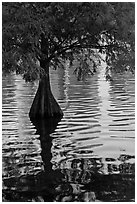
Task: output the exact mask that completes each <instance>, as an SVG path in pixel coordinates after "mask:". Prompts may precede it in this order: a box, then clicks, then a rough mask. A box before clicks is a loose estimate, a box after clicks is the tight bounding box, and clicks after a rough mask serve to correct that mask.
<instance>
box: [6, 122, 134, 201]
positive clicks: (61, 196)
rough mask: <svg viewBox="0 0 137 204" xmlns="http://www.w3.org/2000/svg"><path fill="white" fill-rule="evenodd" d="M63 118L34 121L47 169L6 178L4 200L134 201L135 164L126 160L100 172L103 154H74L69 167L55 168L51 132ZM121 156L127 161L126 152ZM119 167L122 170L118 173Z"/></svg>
mask: <svg viewBox="0 0 137 204" xmlns="http://www.w3.org/2000/svg"><path fill="white" fill-rule="evenodd" d="M60 120H61V119H54V120H53V119H49V120H42V121H33V124H34V125H35V128H36V133H37V134H39V135H40V137H39V139H40V144H41V157H42V161H43V164H44V169H43V170H42V169H41V171H40V172H39V173H37V174H31V175H22V176H20V177H10V178H6V179H4V181H3V183H4V186H5V187H4V189H3V201H10V202H13V201H33V202H53V201H54V202H69V201H70V202H76V201H81V202H90V201H95V202H96V201H133V200H134V197H135V192H134V190H135V184H134V173H133V172H134V164H130V163H128V162H123V163H122V165H121V166H119V167H117V166H116V165H113V164H112V163H111V164H110V165H107V174H104V173H103V172H101V169H102V167H103V161H102V158H100V159H99V158H86V159H84V158H81V159H77V158H75V159H73V160H72V161H71V168H70V169H65V168H57V169H53V164H52V157H53V155H52V142H53V138H52V137H51V134H52V133H53V132H54V131H55V129H56V127H57V125H58V123H59V121H60ZM126 157H127V155H126ZM129 157H130V156H129ZM121 159H122V160H123V161H124V160H125V161H127V160H126V159H127V158H125V156H124V155H123V157H121ZM129 159H130V158H129ZM116 168H119V173H115V172H116Z"/></svg>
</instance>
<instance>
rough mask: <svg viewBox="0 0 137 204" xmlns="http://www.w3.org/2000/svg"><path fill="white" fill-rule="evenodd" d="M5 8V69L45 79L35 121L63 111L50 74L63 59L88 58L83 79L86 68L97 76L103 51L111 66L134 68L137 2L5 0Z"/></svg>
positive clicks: (34, 110) (33, 110)
mask: <svg viewBox="0 0 137 204" xmlns="http://www.w3.org/2000/svg"><path fill="white" fill-rule="evenodd" d="M2 12H3V13H2V40H3V41H2V52H3V55H2V60H3V62H2V64H3V73H10V72H16V74H21V75H22V77H23V78H24V79H25V80H26V81H34V80H37V79H38V80H39V87H38V90H37V93H36V96H35V98H34V101H33V104H32V107H31V109H30V113H29V115H30V118H32V119H36V118H50V117H60V116H62V115H63V112H62V110H61V109H60V107H59V105H58V103H57V101H56V100H55V98H54V96H53V95H52V92H51V88H50V78H49V69H50V68H51V67H54V68H55V69H56V68H58V67H60V66H61V64H62V62H63V60H69V61H70V62H72V61H73V60H74V59H75V58H78V59H82V60H81V64H80V66H79V67H78V68H77V69H76V72H75V73H78V75H79V74H80V75H79V78H80V76H82V71H81V70H84V73H91V74H93V71H94V70H95V69H96V66H97V64H96V61H95V60H94V59H95V56H96V58H98V59H100V55H99V53H104V54H105V56H106V59H105V60H106V63H107V64H108V67H109V69H113V70H115V71H119V70H120V71H124V70H127V69H129V70H131V71H132V72H133V71H134V47H135V46H134V44H135V40H134V24H135V22H134V21H135V19H134V18H135V17H134V15H135V14H134V12H135V4H134V3H128V2H126V3H120V2H116V3H111V2H107V3H105V2H102V3H101V2H98V3H96V2H79V3H77V2H75V3H72V2H65V3H63V2H62V3H58V2H39V3H38V2H36V3H34V2H24V3H23V2H4V3H3V4H2ZM92 56H94V58H93V57H92ZM89 59H90V62H91V64H90V66H88V63H87V60H89ZM85 62H86V63H85ZM131 63H132V66H130V65H131ZM85 64H86V65H87V66H86V67H85ZM83 67H84V68H83Z"/></svg>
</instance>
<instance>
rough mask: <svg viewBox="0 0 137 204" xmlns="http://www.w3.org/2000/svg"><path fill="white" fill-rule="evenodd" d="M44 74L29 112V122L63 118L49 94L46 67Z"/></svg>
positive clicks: (49, 88) (50, 93) (47, 70)
mask: <svg viewBox="0 0 137 204" xmlns="http://www.w3.org/2000/svg"><path fill="white" fill-rule="evenodd" d="M42 64H43V62H42V61H41V66H43V65H42ZM44 64H45V63H44ZM45 72H46V74H45V75H44V76H43V77H42V78H41V79H40V81H39V87H38V90H37V93H36V95H35V98H34V101H33V103H32V106H31V109H30V112H29V116H30V119H31V120H38V119H44V118H57V117H62V116H63V112H62V110H61V108H60V106H59V104H58V103H57V101H56V100H55V98H54V96H53V94H52V92H51V87H50V79H49V67H48V66H47V67H46V69H45Z"/></svg>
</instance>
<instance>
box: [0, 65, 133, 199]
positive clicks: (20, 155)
mask: <svg viewBox="0 0 137 204" xmlns="http://www.w3.org/2000/svg"><path fill="white" fill-rule="evenodd" d="M100 70H101V71H100ZM104 73H105V65H102V67H100V68H99V69H98V71H97V73H95V75H94V76H92V77H89V78H87V80H86V81H85V82H79V81H77V79H76V77H75V76H74V75H73V70H72V69H69V67H68V65H67V64H66V67H65V69H60V70H56V71H55V70H51V86H52V91H53V94H54V96H55V98H56V99H57V100H58V102H59V104H60V106H61V108H62V110H63V112H64V117H63V118H62V120H61V121H51V120H50V121H43V122H41V121H40V122H39V123H35V124H33V123H32V122H31V121H30V119H29V117H28V113H29V109H30V106H31V103H32V101H33V98H34V95H35V93H36V90H37V85H38V84H37V83H29V84H28V83H25V82H24V81H23V80H22V79H21V77H19V76H15V75H14V74H13V75H9V76H7V77H3V84H2V86H3V91H2V109H3V111H2V114H3V116H2V119H3V120H2V128H3V131H2V133H3V135H2V144H3V166H2V167H3V171H2V173H3V201H10V202H11V201H12V202H14V201H35V202H41V201H45V202H46V201H51V202H52V201H59V202H61V201H65V202H66V201H72V202H74V201H134V196H135V195H134V171H135V149H134V147H135V90H134V88H135V81H134V76H133V75H132V74H129V73H125V74H113V75H114V76H113V81H106V80H105V77H104Z"/></svg>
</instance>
